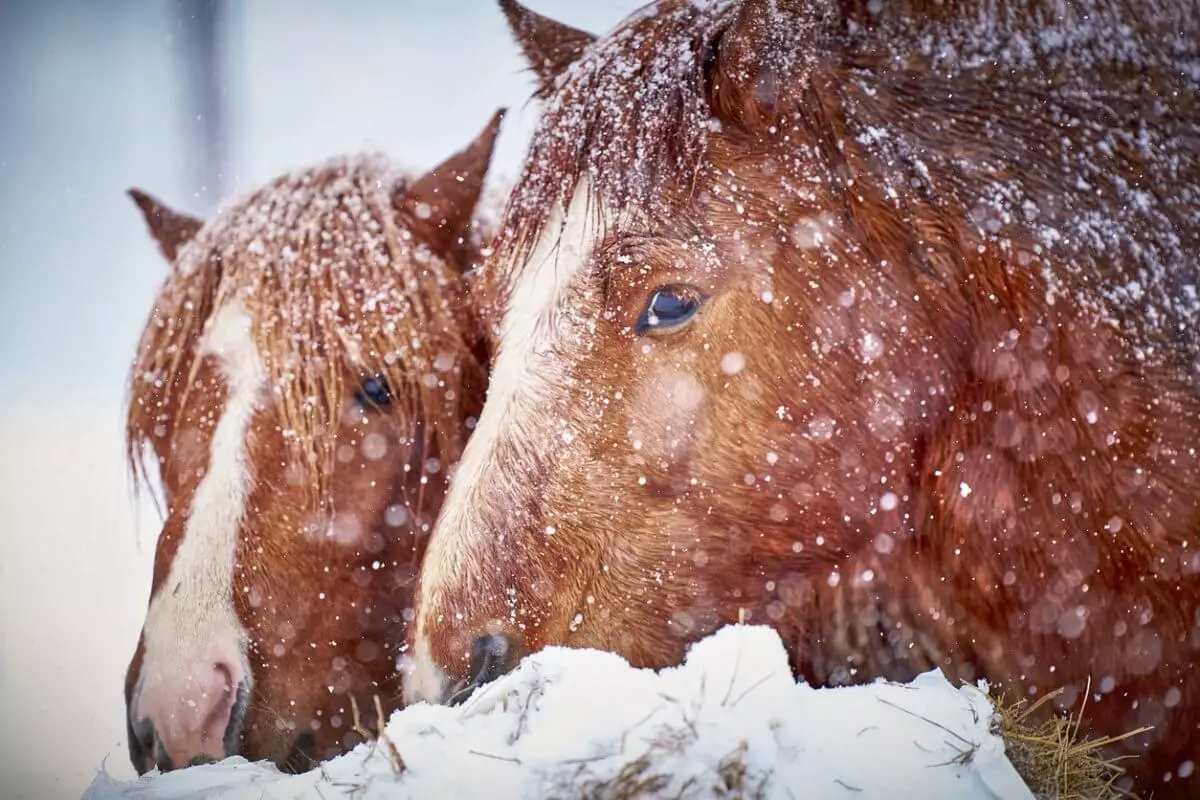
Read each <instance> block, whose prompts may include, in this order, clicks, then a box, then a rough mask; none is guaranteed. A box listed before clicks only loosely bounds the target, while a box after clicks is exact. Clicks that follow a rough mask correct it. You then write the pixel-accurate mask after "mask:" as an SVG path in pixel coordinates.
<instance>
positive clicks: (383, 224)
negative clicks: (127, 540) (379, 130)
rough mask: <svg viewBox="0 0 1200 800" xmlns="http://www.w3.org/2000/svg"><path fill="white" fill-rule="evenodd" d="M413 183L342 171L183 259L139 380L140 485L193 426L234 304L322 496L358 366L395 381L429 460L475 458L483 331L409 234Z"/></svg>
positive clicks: (371, 169) (295, 179)
mask: <svg viewBox="0 0 1200 800" xmlns="http://www.w3.org/2000/svg"><path fill="white" fill-rule="evenodd" d="M404 184H405V178H404V177H403V176H402V175H401V174H399V173H398V172H397V171H395V169H394V168H393V167H392V166H391V164H390V163H389V162H388V161H387V160H386V159H385V158H384V157H383V156H380V155H363V156H355V157H347V158H339V159H333V160H330V161H328V162H325V163H323V164H321V165H319V166H317V167H314V168H312V169H307V170H302V171H297V172H294V173H290V174H286V175H283V176H282V177H280V178H278V179H276V180H275V181H273V182H272V183H270V184H269V185H267V186H266V187H264V188H262V189H259V190H258V191H255V192H253V193H251V194H250V195H249V196H247V197H244V198H242V199H237V200H233V201H231V202H230V203H228V204H226V205H225V206H224V207H222V209H220V210H219V211H218V213H217V214H216V216H215V217H214V219H213V220H212V221H210V222H209V223H208V224H206V225H205V226H204V227H203V228H202V229H201V230H200V232H199V233H198V234H197V235H196V237H195V238H194V239H192V240H191V241H190V242H188V243H187V244H186V245H184V246H183V247H182V248H181V249H180V251H179V255H178V258H177V259H176V261H175V264H174V267H173V269H172V272H171V274H170V276H169V277H168V278H167V279H166V281H165V283H164V284H163V286H162V288H161V290H160V292H159V294H158V297H157V300H156V301H155V304H154V308H153V311H152V313H151V315H150V318H149V320H148V321H147V324H146V326H145V329H144V330H143V332H142V336H141V341H140V343H139V346H138V351H137V357H136V359H135V361H134V364H133V366H132V370H131V374H130V379H129V400H128V411H127V419H126V455H127V460H128V463H129V465H130V469H131V471H132V472H133V475H134V478H135V482H137V483H140V482H142V481H144V480H145V479H146V478H147V477H148V475H149V470H148V464H147V454H146V452H145V451H146V445H148V444H150V443H151V442H152V440H153V439H154V438H159V437H164V436H169V433H168V431H169V430H171V423H172V422H173V421H174V420H175V419H177V418H178V417H179V415H180V414H182V413H184V409H185V407H186V403H187V396H188V393H189V391H190V390H191V389H192V388H193V383H194V381H195V379H196V372H197V369H198V366H199V360H198V359H196V358H195V352H196V348H197V346H198V344H199V342H200V341H201V339H202V337H203V335H204V332H205V330H206V328H207V325H208V324H209V321H210V320H212V319H213V318H214V316H215V314H216V312H217V311H218V310H219V309H220V308H222V307H224V306H226V305H227V304H229V303H231V302H234V301H237V302H240V303H241V304H242V306H243V307H244V308H245V310H246V312H247V314H248V316H249V317H250V318H251V320H252V325H251V330H252V336H253V337H254V342H255V345H256V346H257V348H258V351H259V353H260V355H261V357H262V359H263V363H264V368H265V370H266V374H267V379H268V382H269V385H270V388H271V391H272V393H273V396H274V401H275V404H276V407H277V410H278V414H279V419H280V426H281V428H282V430H283V432H284V436H285V438H286V440H287V441H288V444H289V445H290V447H291V448H292V451H293V457H294V458H295V460H296V466H298V467H300V468H301V469H303V470H305V471H306V474H307V477H308V480H309V483H310V486H311V487H312V489H313V490H314V491H315V492H317V493H318V494H319V495H320V496H321V497H324V496H325V492H326V491H327V488H328V487H327V486H326V484H325V479H326V478H327V477H328V476H329V475H330V474H331V471H332V465H333V459H334V452H335V446H336V442H335V441H334V439H335V437H334V436H333V435H330V434H331V433H332V432H334V431H336V429H337V426H338V422H339V420H340V416H339V415H340V414H341V407H342V398H343V396H344V392H345V387H344V385H343V384H344V382H345V379H344V375H345V373H346V368H347V367H348V368H349V370H350V371H351V373H352V374H353V373H354V372H357V373H360V374H361V375H362V376H364V377H366V376H372V375H382V376H384V377H385V378H386V380H387V382H388V385H389V387H390V391H391V396H392V404H391V411H390V413H392V414H394V415H396V416H397V417H398V418H399V419H401V420H402V421H403V423H404V424H406V425H411V426H416V425H420V427H421V429H422V430H423V434H424V437H425V444H426V452H427V453H431V454H432V453H433V452H437V453H440V454H441V457H442V458H449V457H451V455H452V454H454V453H457V452H459V451H460V450H461V447H462V445H463V442H462V441H461V439H462V438H463V437H462V432H461V429H462V427H463V425H462V421H461V420H460V419H457V417H456V413H457V407H458V402H457V400H458V399H459V398H462V397H463V392H464V384H474V385H476V386H477V387H481V386H482V385H483V375H484V374H485V373H484V371H483V369H484V368H483V367H482V366H481V365H480V364H479V363H478V360H477V357H476V355H475V350H474V347H475V345H476V342H475V341H474V340H473V339H472V338H471V337H470V336H466V335H464V331H472V330H474V324H473V323H472V322H469V321H468V320H467V318H466V316H465V314H466V312H465V310H464V303H462V302H461V301H462V300H463V297H462V292H461V284H460V280H461V279H460V277H459V276H460V271H459V270H457V269H455V268H453V266H452V265H449V264H447V263H446V262H445V261H444V260H443V259H442V258H441V257H439V256H438V255H437V254H435V253H433V252H431V251H430V250H429V249H428V248H427V247H426V246H424V245H423V244H421V243H419V242H418V241H415V240H414V239H413V236H412V234H411V233H410V232H409V230H407V229H406V228H405V227H404V226H403V224H402V222H401V220H399V219H398V215H397V211H396V209H395V208H394V207H393V197H394V196H397V195H398V193H399V192H400V191H402V190H403V186H404ZM477 245H478V243H477V242H476V243H475V246H476V247H477ZM447 356H449V357H452V359H453V361H452V362H451V363H453V365H454V366H453V368H450V369H447V368H446V367H445V366H444V365H445V363H447V362H446V357H447ZM439 359H440V361H439ZM435 361H438V362H439V363H438V364H437V365H436V366H435V363H434V362H435ZM435 370H436V371H435ZM450 401H454V402H450Z"/></svg>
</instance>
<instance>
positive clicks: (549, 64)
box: [500, 0, 596, 100]
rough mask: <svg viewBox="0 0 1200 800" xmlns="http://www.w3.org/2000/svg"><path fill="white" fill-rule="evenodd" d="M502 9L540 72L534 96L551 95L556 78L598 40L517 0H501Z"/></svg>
mask: <svg viewBox="0 0 1200 800" xmlns="http://www.w3.org/2000/svg"><path fill="white" fill-rule="evenodd" d="M500 10H501V11H503V12H504V16H505V17H507V18H508V27H509V29H510V30H511V31H512V34H513V37H514V38H515V39H516V40H517V44H518V45H520V46H521V50H522V51H523V52H524V53H525V60H526V61H528V62H529V68H530V69H532V70H533V71H534V73H535V74H536V75H537V78H538V88H537V91H536V92H534V93H533V96H534V97H537V98H539V99H543V100H544V99H545V98H547V97H549V96H550V92H551V90H552V89H553V88H554V81H555V79H557V78H558V76H559V75H561V74H562V73H563V72H565V71H566V69H567V67H569V66H571V65H572V64H574V63H575V62H576V61H578V60H579V57H580V56H582V55H583V51H584V49H586V48H587V46H588V45H589V44H591V43H592V42H594V41H596V37H595V36H593V35H592V34H590V33H588V32H587V31H581V30H579V29H578V28H572V27H571V26H570V25H563V24H562V23H561V22H555V21H554V20H552V19H550V18H549V17H543V16H542V15H541V14H538V13H535V12H533V11H530V10H529V9H528V8H525V6H523V5H521V4H520V3H518V2H517V0H500Z"/></svg>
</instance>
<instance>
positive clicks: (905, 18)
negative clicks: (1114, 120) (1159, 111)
mask: <svg viewBox="0 0 1200 800" xmlns="http://www.w3.org/2000/svg"><path fill="white" fill-rule="evenodd" d="M1198 18H1200V15H1196V14H1195V13H1194V12H1193V10H1192V9H1191V7H1190V4H1189V3H1188V2H1186V0H1156V1H1155V2H1150V3H1141V2H1135V0H1083V1H1082V2H1066V0H1017V2H1007V1H1006V0H959V1H958V2H952V3H945V2H941V0H906V1H903V2H884V3H860V2H853V1H852V0H846V2H841V3H839V2H836V0H826V1H825V2H817V3H812V2H804V3H799V2H795V3H793V2H790V1H789V0H715V1H714V2H701V1H700V0H692V2H688V0H662V1H661V2H659V3H657V4H651V5H650V6H647V7H646V8H644V9H642V10H641V11H639V12H636V13H635V14H633V15H632V16H631V17H629V18H628V19H627V20H626V21H625V22H624V23H622V24H621V25H620V26H619V27H618V28H617V29H615V30H614V31H613V32H612V33H610V34H609V35H608V36H606V37H604V38H602V39H600V40H599V41H597V42H596V43H595V44H594V45H592V46H591V47H589V48H588V49H587V51H585V53H584V55H583V56H582V57H581V58H580V60H579V61H578V62H576V63H575V64H573V65H572V66H571V67H570V68H569V69H568V70H567V71H566V72H565V73H564V74H563V75H562V76H560V79H559V82H558V84H557V87H556V91H555V92H554V93H553V95H552V96H551V97H550V98H549V100H548V101H547V103H546V106H545V108H544V109H543V112H542V119H541V121H540V122H539V125H538V127H537V129H536V130H535V132H534V135H533V138H532V141H531V143H530V147H529V151H528V156H527V158H526V160H525V163H524V166H523V170H522V173H521V175H520V178H519V180H518V181H517V183H516V185H515V187H514V190H513V192H512V193H511V194H510V196H509V199H508V202H507V204H506V206H505V209H504V212H503V215H502V219H501V222H500V225H499V232H498V235H497V237H496V239H495V247H494V249H493V252H492V254H491V259H490V260H489V262H488V270H487V279H488V281H489V282H490V284H491V288H490V292H491V294H492V295H493V297H494V298H495V301H496V302H497V303H498V304H500V306H501V307H502V306H503V304H504V302H505V301H506V300H507V297H508V295H509V293H510V292H511V290H512V288H513V285H514V283H515V280H516V278H517V272H519V271H520V270H521V269H522V268H523V265H524V263H525V261H526V260H527V257H528V255H529V253H530V252H531V250H532V249H533V247H534V245H535V243H536V242H537V241H538V239H539V237H540V236H541V234H542V233H543V228H544V227H545V226H546V224H547V222H548V221H549V220H550V218H551V216H552V211H553V209H554V208H555V207H556V206H558V207H561V208H566V207H567V206H568V205H569V203H570V201H571V198H572V197H573V195H574V192H575V190H576V188H577V187H578V186H579V185H580V184H581V183H582V182H584V181H585V179H586V182H587V185H588V186H589V189H590V191H591V192H592V193H593V194H594V195H595V199H596V202H599V203H602V204H603V206H604V208H605V212H606V214H607V215H608V216H609V217H611V218H622V217H623V218H626V219H628V218H631V217H632V218H640V219H653V218H654V217H656V216H658V217H660V218H665V217H667V216H669V214H670V204H671V203H672V202H677V201H678V199H679V198H680V197H685V198H686V197H688V196H689V195H690V193H691V192H692V190H693V189H694V187H695V186H696V185H697V183H698V176H699V174H700V173H701V171H702V170H703V169H705V168H706V166H709V165H708V164H707V163H706V162H707V161H708V156H709V145H710V141H711V139H712V135H713V133H714V132H717V131H720V130H721V129H722V122H721V121H720V120H719V119H718V117H719V116H720V114H719V112H720V111H721V109H720V107H719V101H718V100H716V99H715V98H714V97H713V94H714V84H713V81H714V80H715V81H717V82H718V83H720V82H721V81H726V82H728V81H729V80H731V79H733V78H735V77H741V78H744V77H745V74H744V73H742V74H740V75H739V74H736V73H738V71H739V69H740V67H742V66H744V64H741V63H738V62H737V59H732V60H731V62H732V63H730V64H724V65H722V66H723V67H725V68H726V69H727V70H728V72H729V74H715V75H714V69H715V67H716V64H715V63H714V62H715V60H716V59H717V52H716V51H717V48H720V47H721V46H722V40H723V38H724V37H725V36H726V34H727V33H729V32H730V31H731V30H734V29H739V28H747V27H748V28H751V29H754V28H755V26H757V28H758V30H757V32H756V35H757V37H758V40H757V42H755V44H757V45H759V46H760V47H761V49H762V51H763V52H762V53H761V57H762V58H763V60H764V61H765V60H767V59H770V60H772V61H773V64H772V68H773V69H774V70H775V71H776V77H777V78H779V79H780V85H779V86H778V87H775V89H776V90H777V91H778V93H779V96H778V98H776V102H777V107H778V109H779V110H780V111H781V114H786V113H788V112H792V111H795V110H796V109H797V108H800V109H801V111H803V103H804V102H805V100H806V99H807V95H806V93H807V92H808V91H809V89H810V86H809V85H808V78H809V77H810V68H811V67H812V66H813V64H814V63H815V62H816V61H817V60H819V59H820V58H821V57H825V59H826V62H827V64H828V65H829V66H835V67H839V68H844V69H845V74H846V75H847V76H849V77H851V78H853V77H854V76H855V75H861V74H865V73H866V72H868V71H872V70H873V71H874V73H875V77H879V76H880V75H882V74H884V73H886V72H892V73H894V74H896V75H900V74H905V73H907V74H909V75H916V76H920V75H930V76H936V77H938V78H939V79H951V78H953V77H954V76H958V75H962V74H965V73H969V72H973V71H974V72H981V71H990V72H992V73H993V74H994V75H995V78H994V79H995V80H997V81H1005V80H1009V81H1011V82H1012V83H1013V84H1014V85H1017V84H1020V83H1021V82H1022V81H1024V82H1025V85H1026V87H1028V86H1029V85H1030V84H1031V82H1032V81H1033V80H1034V78H1035V76H1039V75H1040V76H1042V77H1041V78H1040V79H1041V81H1042V84H1043V86H1044V87H1045V89H1046V90H1047V91H1048V90H1049V89H1051V88H1063V89H1064V95H1066V94H1067V93H1069V91H1070V87H1071V86H1072V85H1075V86H1077V87H1078V86H1082V87H1085V94H1086V87H1087V86H1089V82H1090V83H1092V84H1094V83H1095V77H1094V76H1095V73H1096V72H1097V71H1098V70H1102V69H1107V70H1110V71H1111V70H1124V71H1125V72H1124V77H1125V78H1126V79H1128V78H1130V77H1131V76H1132V77H1136V76H1137V75H1139V74H1142V75H1145V74H1149V73H1155V74H1157V75H1159V76H1162V77H1166V78H1167V79H1168V80H1176V81H1178V82H1180V83H1181V84H1182V85H1184V86H1190V87H1191V88H1192V89H1193V90H1195V89H1196V87H1198V86H1200V22H1198ZM835 46H836V48H837V52H836V58H834V57H833V55H832V48H833V47H835ZM826 48H829V50H828V52H826ZM748 49H749V50H750V51H751V52H750V58H751V59H753V58H754V57H755V53H754V52H753V51H754V48H753V47H751V48H748ZM814 50H815V51H816V53H814ZM997 91H1001V92H1002V91H1004V89H998V90H997ZM1085 99H1086V98H1085ZM1105 103H1106V100H1105V99H1097V100H1096V101H1095V102H1094V103H1091V105H1092V106H1093V110H1094V111H1096V112H1097V113H1103V112H1104V111H1105V110H1106V106H1105ZM1079 122H1080V121H1079V120H1075V121H1074V122H1073V124H1078V123H1079ZM1064 124H1072V123H1070V122H1069V121H1066V120H1064ZM766 127H767V126H766V125H765V124H764V125H763V128H764V129H765V128H766ZM754 133H757V134H762V133H763V131H755V132H754ZM830 133H836V132H832V131H831V132H830ZM1191 135H1192V136H1193V137H1195V136H1196V135H1197V134H1196V132H1195V131H1193V132H1192V134H1191ZM1176 149H1177V148H1176ZM884 155H888V156H893V155H894V154H884Z"/></svg>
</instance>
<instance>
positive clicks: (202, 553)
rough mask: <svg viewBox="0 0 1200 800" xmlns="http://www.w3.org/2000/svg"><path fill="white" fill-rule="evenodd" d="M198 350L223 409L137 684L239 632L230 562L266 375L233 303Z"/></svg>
mask: <svg viewBox="0 0 1200 800" xmlns="http://www.w3.org/2000/svg"><path fill="white" fill-rule="evenodd" d="M206 356H215V357H216V359H217V363H218V364H219V365H220V369H221V372H222V374H223V376H224V378H225V383H226V387H227V394H226V400H225V409H224V413H223V414H222V415H221V418H220V420H219V421H218V422H217V425H216V428H215V429H214V431H213V436H212V446H211V451H210V453H209V461H208V469H207V471H206V472H205V473H204V477H203V478H202V479H201V480H200V483H199V485H198V486H197V487H196V493H195V495H194V496H193V498H192V504H191V507H190V509H189V512H188V517H187V522H186V524H185V526H184V530H183V539H182V541H181V542H180V543H179V549H178V550H176V552H175V558H174V559H173V560H172V561H171V567H170V570H169V571H168V574H167V579H166V580H165V581H164V582H163V583H162V585H161V586H159V590H158V594H156V595H155V596H154V598H153V600H151V602H150V609H149V611H148V612H147V613H146V623H145V626H144V627H143V633H144V637H145V657H144V661H143V668H142V677H143V681H144V684H145V685H151V684H153V683H156V682H159V681H162V680H164V679H169V678H172V677H174V676H178V675H179V671H180V670H188V669H191V668H192V666H193V664H195V663H196V662H197V661H200V660H201V659H202V658H203V654H207V653H209V652H212V651H213V650H218V651H221V652H228V651H230V650H234V651H235V652H236V648H237V647H238V646H239V645H240V643H241V639H242V636H243V632H242V629H241V625H240V624H239V623H238V619H237V615H236V613H235V611H234V607H233V568H234V557H235V553H236V550H237V537H238V531H239V530H240V529H241V525H242V519H243V517H244V515H245V508H246V496H247V495H248V494H249V491H250V487H251V474H250V470H249V468H248V466H247V464H246V434H247V431H248V429H249V426H250V420H251V419H252V418H253V416H254V411H255V409H256V407H257V404H258V398H259V396H260V392H261V391H262V388H263V386H264V385H265V382H266V376H265V372H264V369H263V365H262V361H261V359H260V358H259V355H258V351H257V350H256V349H255V347H254V342H253V339H252V338H251V335H250V319H249V317H247V316H246V314H245V312H244V311H243V309H242V308H241V306H240V305H239V304H237V303H233V304H230V305H229V306H227V307H225V308H222V309H221V310H220V311H219V312H218V313H217V315H216V317H215V318H214V319H213V324H212V326H211V328H210V329H209V332H208V335H207V336H206V337H205V339H204V342H203V344H202V346H201V348H200V352H199V353H198V354H197V357H200V358H203V357H206Z"/></svg>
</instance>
